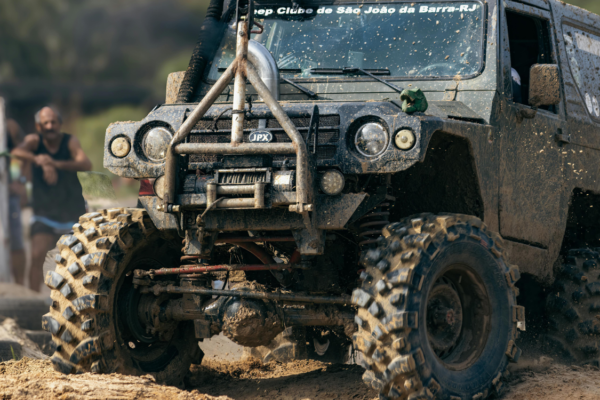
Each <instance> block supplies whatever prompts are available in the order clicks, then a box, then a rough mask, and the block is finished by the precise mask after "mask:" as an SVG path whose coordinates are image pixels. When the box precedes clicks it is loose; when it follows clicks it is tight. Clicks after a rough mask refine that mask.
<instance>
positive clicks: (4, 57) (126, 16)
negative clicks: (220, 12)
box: [0, 0, 208, 85]
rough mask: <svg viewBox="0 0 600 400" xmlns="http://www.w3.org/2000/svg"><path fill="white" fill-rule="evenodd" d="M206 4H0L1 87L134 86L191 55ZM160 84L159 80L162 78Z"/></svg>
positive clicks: (161, 0) (50, 0) (196, 0)
mask: <svg viewBox="0 0 600 400" xmlns="http://www.w3.org/2000/svg"><path fill="white" fill-rule="evenodd" d="M207 6H208V0H127V1H122V0H85V1H81V0H18V1H10V0H9V1H1V2H0V37H1V38H2V46H0V82H8V81H19V80H24V79H30V78H36V79H52V80H56V81H61V80H62V81H69V82H72V83H99V82H104V81H113V82H114V81H134V82H136V83H137V84H142V85H152V84H153V83H154V82H153V81H154V79H155V76H156V74H157V71H158V70H159V69H160V68H161V67H162V66H163V64H164V63H165V62H166V61H168V60H171V58H173V57H175V58H177V59H178V58H179V57H180V54H181V53H182V52H183V51H185V52H187V54H188V57H189V55H191V52H192V49H193V47H194V45H195V42H196V39H197V36H198V32H199V27H200V24H201V22H202V19H203V17H204V13H205V10H206V7H207ZM165 79H166V77H165Z"/></svg>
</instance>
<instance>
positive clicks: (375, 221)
mask: <svg viewBox="0 0 600 400" xmlns="http://www.w3.org/2000/svg"><path fill="white" fill-rule="evenodd" d="M395 200H396V198H395V197H392V196H389V195H388V196H386V198H385V200H384V201H383V202H382V203H379V205H377V206H376V207H375V208H373V209H372V210H371V211H369V212H368V213H367V214H365V215H363V216H362V217H360V219H359V220H358V223H359V226H358V228H359V230H360V233H359V234H358V236H359V240H360V242H358V245H359V246H360V249H361V250H362V251H364V250H367V249H369V248H372V247H375V244H376V243H377V239H379V237H380V236H381V231H382V229H383V228H384V227H385V226H386V225H388V224H389V223H390V205H391V202H393V201H395Z"/></svg>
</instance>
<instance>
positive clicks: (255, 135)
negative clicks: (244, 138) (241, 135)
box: [248, 131, 273, 143]
mask: <svg viewBox="0 0 600 400" xmlns="http://www.w3.org/2000/svg"><path fill="white" fill-rule="evenodd" d="M248 139H249V140H250V142H251V143H271V141H272V140H273V134H272V133H271V132H267V131H255V132H252V133H251V134H250V137H249V138H248Z"/></svg>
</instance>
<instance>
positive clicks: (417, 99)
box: [400, 88, 429, 114]
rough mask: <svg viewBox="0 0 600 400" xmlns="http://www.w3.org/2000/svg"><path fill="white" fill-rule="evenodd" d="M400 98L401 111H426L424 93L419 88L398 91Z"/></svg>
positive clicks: (409, 112)
mask: <svg viewBox="0 0 600 400" xmlns="http://www.w3.org/2000/svg"><path fill="white" fill-rule="evenodd" d="M400 100H402V111H404V112H405V113H407V114H411V113H414V112H417V111H418V112H425V111H427V107H429V105H428V104H427V99H426V98H425V94H423V92H422V91H421V89H419V88H414V89H404V90H403V91H402V93H400Z"/></svg>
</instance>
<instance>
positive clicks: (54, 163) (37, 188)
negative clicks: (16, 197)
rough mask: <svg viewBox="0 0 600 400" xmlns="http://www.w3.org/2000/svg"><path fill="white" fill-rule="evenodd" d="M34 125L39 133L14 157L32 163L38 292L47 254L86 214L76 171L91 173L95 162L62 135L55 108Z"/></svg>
mask: <svg viewBox="0 0 600 400" xmlns="http://www.w3.org/2000/svg"><path fill="white" fill-rule="evenodd" d="M35 123H36V129H37V131H38V133H34V134H30V135H27V136H26V137H25V140H24V141H23V143H21V144H20V145H19V146H18V147H16V148H15V149H14V150H13V151H12V152H11V154H12V155H13V156H15V157H17V158H20V159H22V160H26V161H30V162H31V163H32V183H33V196H32V197H33V213H34V215H33V218H32V225H31V247H32V253H31V269H30V271H29V286H30V288H31V289H33V290H36V291H39V290H40V285H41V283H42V281H43V271H42V267H43V264H44V258H45V257H46V253H47V252H48V251H49V250H51V249H52V248H54V246H55V245H56V242H57V241H58V239H59V238H60V236H61V235H62V234H65V233H68V232H69V231H70V230H71V228H72V226H73V224H75V223H76V222H77V221H78V220H79V216H80V215H82V214H84V213H85V201H84V199H83V195H82V194H81V184H80V183H79V180H78V179H77V171H89V170H90V169H92V163H91V162H90V160H89V158H88V157H87V156H86V155H85V153H84V152H83V149H82V148H81V144H80V143H79V140H78V139H77V138H76V137H75V136H73V135H69V134H67V133H61V131H60V128H61V125H62V119H61V117H60V114H59V113H58V112H56V111H55V110H54V109H52V108H50V107H44V108H42V109H41V110H40V111H38V112H37V113H36V114H35Z"/></svg>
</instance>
